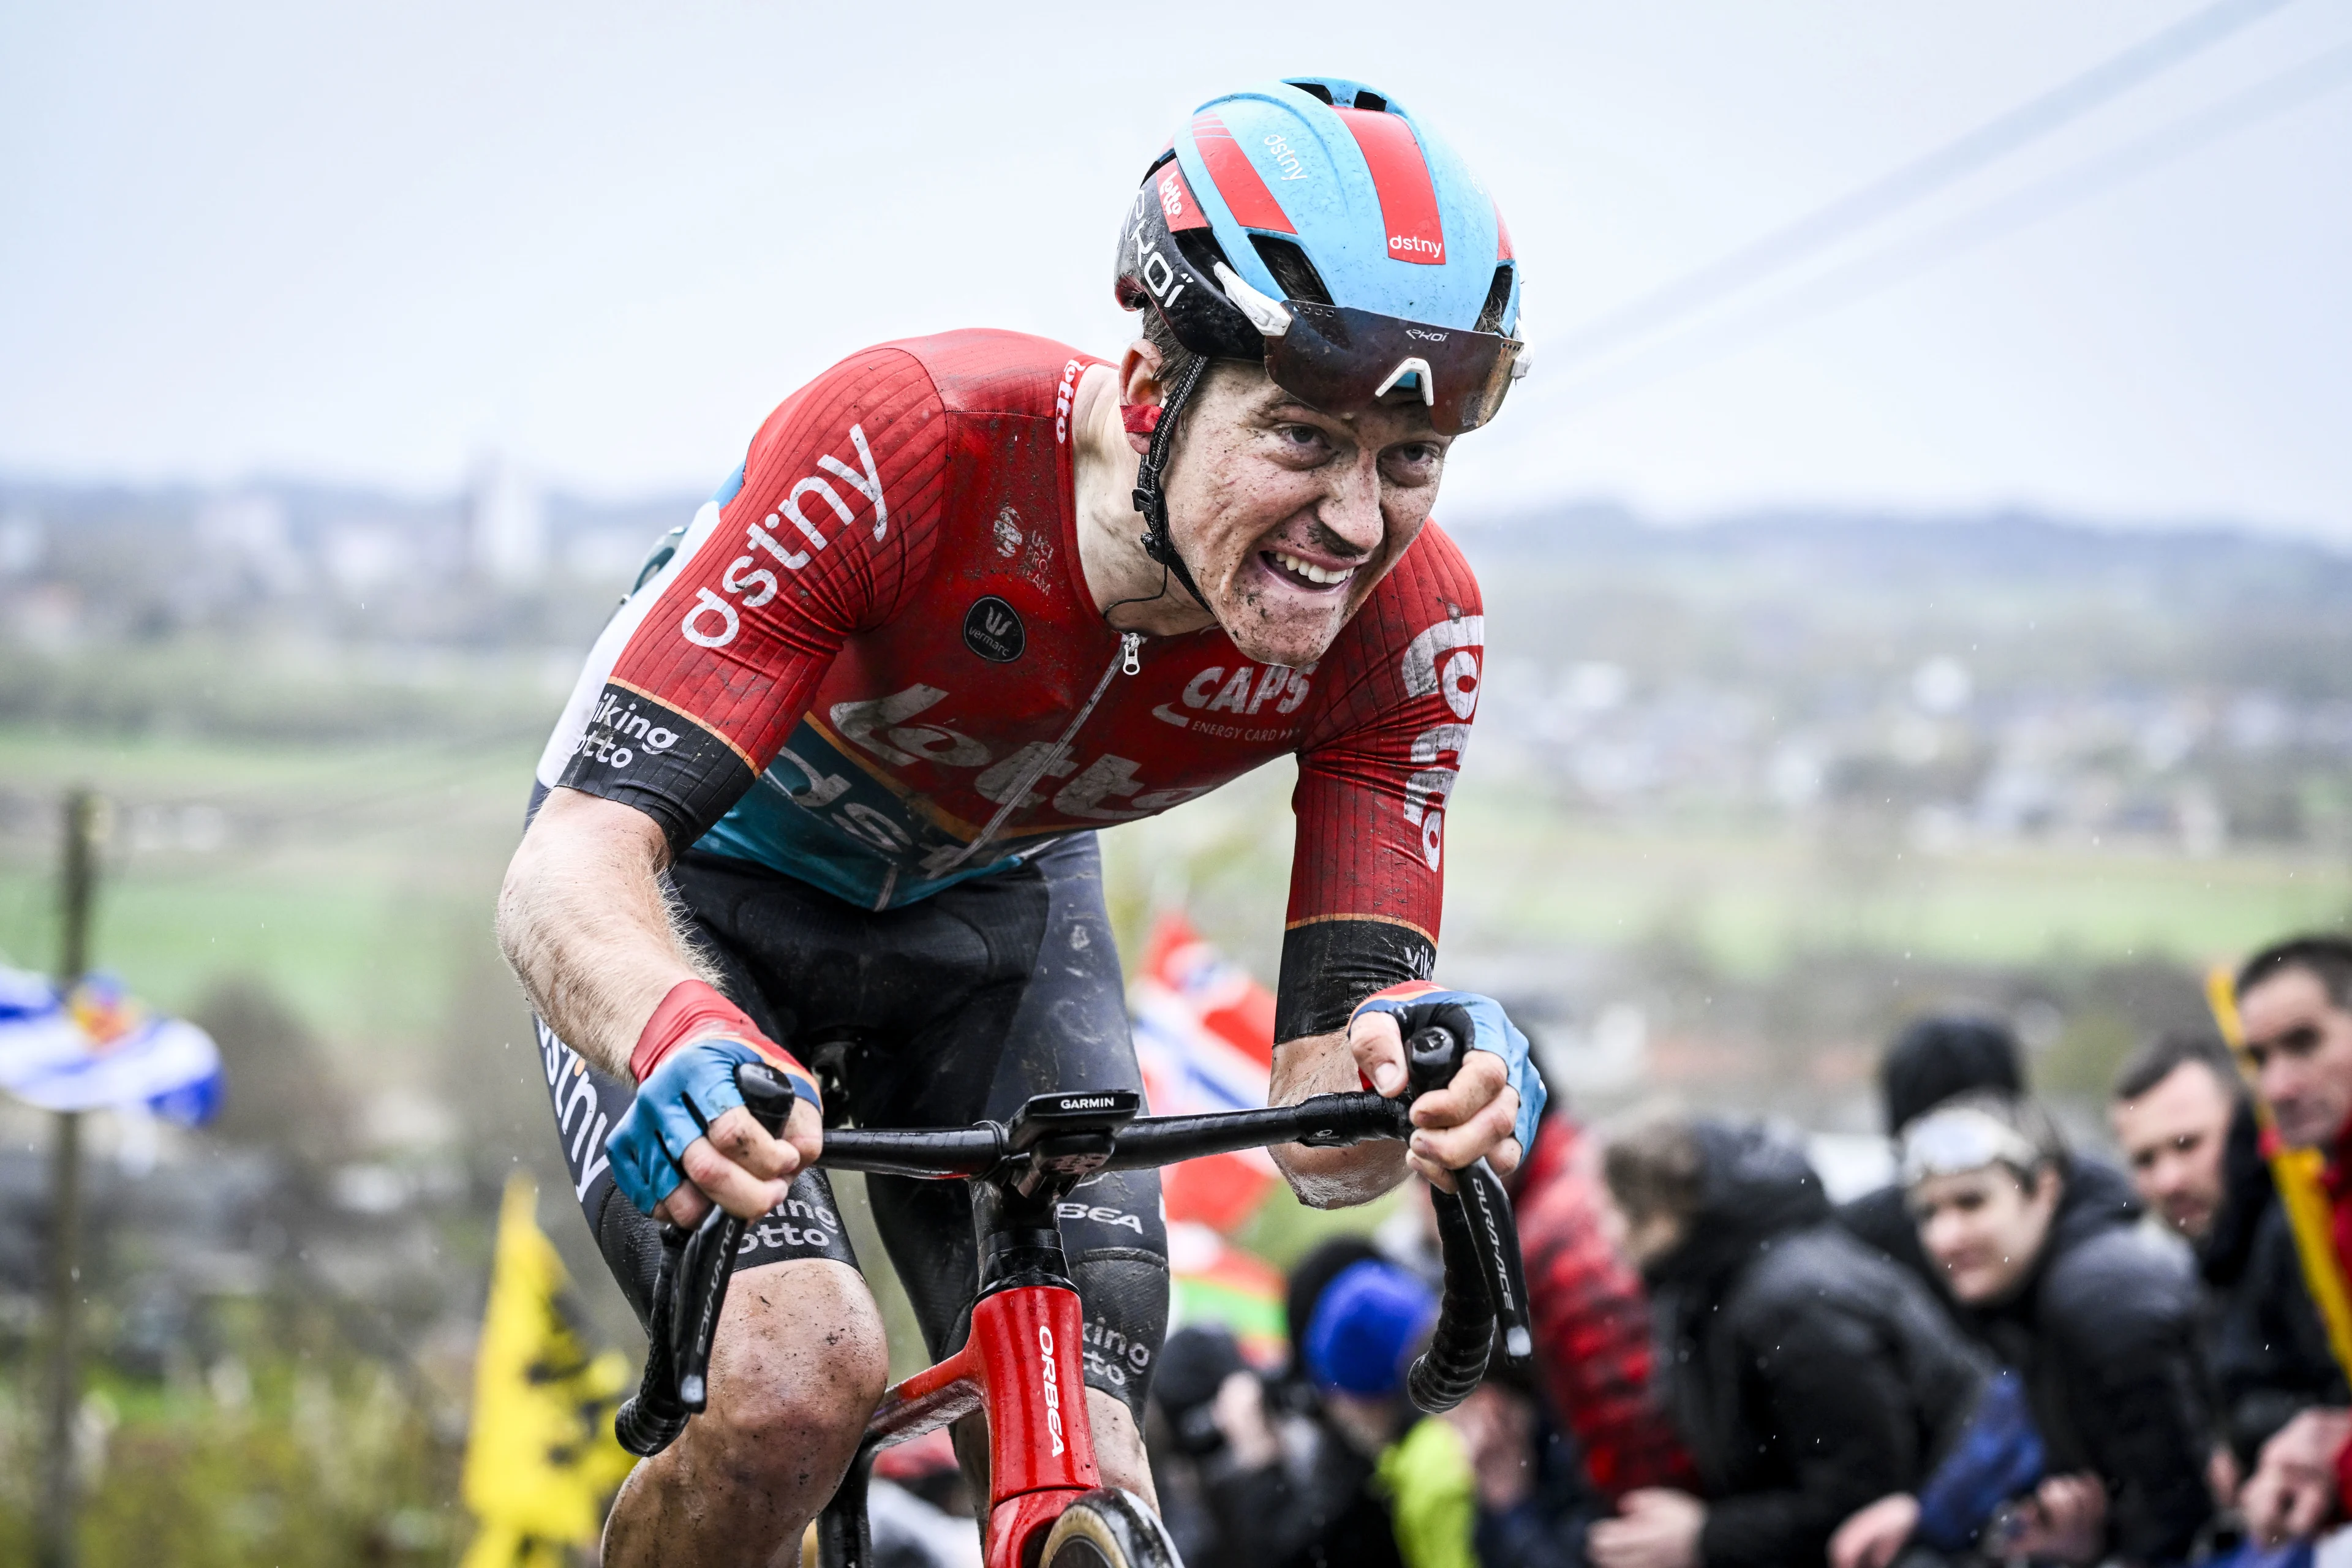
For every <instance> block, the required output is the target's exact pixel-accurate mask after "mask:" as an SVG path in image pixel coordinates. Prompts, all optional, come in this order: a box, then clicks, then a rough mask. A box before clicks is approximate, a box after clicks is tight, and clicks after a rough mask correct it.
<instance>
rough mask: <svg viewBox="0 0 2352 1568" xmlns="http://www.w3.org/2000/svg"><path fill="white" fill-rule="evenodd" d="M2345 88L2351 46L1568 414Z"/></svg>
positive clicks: (1838, 274) (1789, 294)
mask: <svg viewBox="0 0 2352 1568" xmlns="http://www.w3.org/2000/svg"><path fill="white" fill-rule="evenodd" d="M2347 82H2352V44H2344V45H2339V46H2337V47H2335V48H2333V49H2330V50H2327V51H2326V53H2324V54H2320V55H2316V56H2314V57H2313V58H2310V59H2308V60H2306V61H2305V62H2304V63H2303V64H2301V65H2299V66H2294V67H2291V68H2288V69H2286V70H2284V71H2281V72H2279V73H2278V74H2277V75H2275V76H2272V77H2269V78H2266V79H2263V80H2262V81H2259V82H2257V83H2255V84H2254V85H2253V86H2252V87H2250V88H2248V89H2245V90H2244V91H2242V92H2239V93H2236V94H2233V95H2232V96H2231V97H2229V98H2227V99H2224V100H2221V102H2220V103H2217V104H2214V105H2211V106H2210V107H2209V108H2206V109H2204V110H2200V111H2198V112H2197V113H2194V114H2189V115H2185V116H2183V117H2182V118H2180V119H2179V120H2176V121H2172V122H2171V123H2170V124H2168V125H2165V126H2163V127H2160V128H2159V129H2158V130H2156V131H2154V132H2150V133H2149V134H2147V135H2146V136H2143V137H2141V138H2140V139H2139V140H2137V141H2136V142H2128V143H2126V145H2124V146H2122V147H2119V148H2117V149H2116V150H2115V151H2114V152H2111V153H2105V154H2104V155H2102V156H2100V157H2097V158H2094V159H2091V160H2088V161H2086V162H2084V163H2078V164H2076V165H2075V166H2074V167H2073V168H2071V169H2067V170H2063V171H2062V172H2060V173H2059V174H2053V175H2052V176H2050V177H2049V178H2047V179H2044V180H2042V181H2039V182H2037V183H2036V184H2032V185H2028V186H2026V187H2025V188H2024V189H2022V190H2021V191H2017V192H2015V193H2012V194H2011V195H2007V196H2004V197H2002V198H2000V200H1998V201H1994V202H1990V203H1988V204H1987V205H1983V206H1980V207H1979V208H1977V209H1976V210H1975V211H1973V212H1970V213H1967V214H1964V215H1963V216H1960V217H1958V218H1956V219H1954V220H1952V221H1950V222H1948V223H1946V224H1943V225H1940V226H1937V227H1935V228H1932V229H1928V230H1927V231H1926V232H1924V233H1922V234H1919V235H1916V236H1914V237H1912V238H1910V239H1907V240H1905V241H1902V242H1900V243H1898V244H1895V245H1892V246H1889V247H1886V248H1885V249H1883V250H1880V251H1878V252H1877V253H1875V254H1874V255H1871V256H1867V257H1864V258H1862V259H1860V260H1858V261H1854V262H1850V263H1848V264H1846V265H1844V266H1843V267H1838V268H1832V269H1831V270H1829V271H1827V272H1823V273H1822V274H1820V275H1818V276H1816V277H1814V278H1812V279H1808V280H1807V281H1806V282H1804V283H1802V284H1800V285H1798V286H1796V287H1794V288H1791V289H1786V290H1784V291H1782V292H1781V293H1780V294H1778V295H1775V296H1773V297H1771V298H1770V299H1768V300H1765V301H1764V302H1763V303H1762V304H1761V305H1759V306H1757V307H1755V308H1753V309H1751V310H1748V311H1747V312H1746V313H1745V314H1744V315H1739V316H1735V317H1733V318H1732V319H1731V320H1730V321H1727V322H1726V323H1724V324H1723V325H1721V326H1719V327H1717V328H1714V329H1698V330H1695V331H1691V332H1689V333H1686V334H1685V335H1684V336H1683V337H1681V338H1675V339H1669V340H1667V342H1665V343H1664V345H1662V346H1661V347H1659V348H1658V349H1657V350H1655V351H1654V352H1652V353H1648V354H1646V355H1644V356H1643V357H1642V358H1637V359H1635V360H1634V361H1633V362H1632V363H1630V364H1629V365H1628V366H1626V367H1625V368H1624V370H1623V371H1622V372H1616V373H1604V374H1600V375H1597V376H1595V377H1593V378H1592V379H1591V380H1589V381H1587V382H1585V383H1584V384H1582V385H1581V386H1580V385H1578V384H1574V383H1571V384H1569V385H1568V386H1567V387H1566V388H1565V389H1564V396H1565V403H1564V406H1568V407H1580V406H1590V405H1592V404H1594V403H1598V402H1601V401H1604V400H1605V399H1607V398H1609V397H1612V396H1619V395H1623V394H1625V393H1629V392H1632V391H1633V390H1634V389H1636V388H1638V387H1641V386H1645V385H1648V384H1651V383H1652V382H1654V381H1658V380H1660V379H1662V378H1664V377H1665V376H1668V375H1674V374H1680V373H1681V372H1683V371H1686V370H1691V369H1695V368H1696V367H1697V366H1699V365H1702V364H1706V363H1712V362H1714V361H1716V360H1718V359H1721V358H1723V357H1724V356H1725V355H1726V354H1727V353H1732V352H1734V351H1736V350H1737V349H1738V348H1740V347H1742V346H1744V345H1746V344H1747V343H1748V342H1753V341H1754V340H1756V339H1757V338H1759V337H1763V336H1766V335H1768V334H1769V333H1771V332H1775V331H1780V329H1781V328H1783V327H1787V326H1791V325H1794V324H1795V323H1797V322H1799V321H1808V320H1811V318H1813V317H1815V316H1819V315H1823V314H1826V313H1827V312H1829V311H1832V310H1841V309H1843V308H1844V307H1845V306H1847V305H1852V304H1855V303H1858V302H1859V301H1861V300H1866V299H1869V298H1870V297H1872V296H1873V295H1875V294H1879V293H1882V292H1884V291H1885V290H1886V289H1890V288H1892V287H1894V286H1895V284H1897V283H1901V282H1903V281H1905V280H1906V279H1911V278H1915V277H1917V276H1918V275H1919V274H1921V273H1923V272H1927V271H1930V270H1933V269H1934V268H1937V267H1940V266H1942V265H1944V264H1945V263H1946V262H1948V261H1952V260H1955V259H1957V258H1959V257H1960V256H1962V255H1965V254H1966V253H1968V252H1969V251H1971V250H1974V249H1976V248H1978V247H1981V246H1984V245H1988V244H1990V243H1991V242H1992V241H1994V240H1996V239H1999V238H2000V237H2003V236H2005V235H2009V234H2011V233H2014V232H2015V231H2016V230H2018V229H2021V228H2023V227H2026V226H2029V225H2032V224H2035V223H2040V222H2042V221H2043V220H2044V219H2047V218H2052V217H2055V216H2058V215H2059V214H2061V213H2063V212H2064V211H2066V210H2067V209H2068V208H2070V207H2074V206H2076V205H2080V204H2081V203H2082V202H2084V201H2086V200H2088V199H2089V198H2090V197H2092V196H2095V195H2098V194H2099V193H2100V192H2102V191H2105V190H2107V189H2109V188H2110V187H2112V186H2115V185H2117V184H2123V183H2124V182H2126V181H2127V180H2132V179H2136V178H2137V177H2139V176H2140V175H2142V174H2150V173H2153V172H2154V171H2156V170H2157V169H2159V168H2161V167H2163V166H2164V165H2166V164H2168V163H2175V162H2178V161H2179V159H2181V158H2184V157H2187V156H2188V155H2189V153H2194V152H2196V151H2197V150H2198V149H2200V148H2201V147H2203V146H2206V145H2207V144H2208V143H2210V142H2217V141H2219V140H2221V138H2222V137H2224V136H2229V135H2231V134H2234V133H2235V132H2240V131H2245V130H2249V129H2251V128H2252V127H2253V126H2255V125H2257V124H2260V123H2261V122H2262V121H2265V120H2269V119H2272V118H2273V117H2274V116H2277V115H2280V114H2284V113H2285V112H2286V111H2288V110H2292V109H2295V108H2298V107H2300V106H2302V105H2303V104H2305V103H2307V102H2309V101H2310V100H2313V99H2315V98H2318V97H2321V96H2322V95H2324V94H2326V93H2328V92H2332V91H2334V90H2336V89H2338V88H2340V87H2343V86H2344V85H2346V84H2347ZM1678 345H1680V352H1677V346H1678ZM1645 365H1646V366H1647V367H1648V368H1646V369H1645V368H1644V367H1645Z"/></svg>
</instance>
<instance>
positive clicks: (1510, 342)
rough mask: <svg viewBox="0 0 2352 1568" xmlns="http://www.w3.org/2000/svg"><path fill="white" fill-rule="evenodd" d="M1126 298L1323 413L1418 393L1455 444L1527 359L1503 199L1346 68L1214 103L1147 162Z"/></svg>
mask: <svg viewBox="0 0 2352 1568" xmlns="http://www.w3.org/2000/svg"><path fill="white" fill-rule="evenodd" d="M1118 301H1119V303H1120V304H1121V305H1122V306H1123V307H1125V308H1126V309H1128V310H1141V309H1145V308H1147V307H1148V308H1150V309H1151V310H1157V311H1158V312H1159V313H1160V317H1161V318H1162V319H1163V320H1165V321H1167V323H1168V326H1169V328H1170V329H1171V331H1173V332H1174V334H1175V336H1176V340H1177V341H1178V342H1181V343H1182V344H1183V345H1184V347H1186V348H1187V349H1190V350H1191V351H1192V352H1193V353H1196V354H1199V355H1202V356H1204V357H1206V358H1209V359H1244V360H1260V359H1262V360H1263V361H1264V362H1265V367H1266V370H1267V373H1268V374H1271V375H1272V376H1273V378H1274V380H1275V382H1276V384H1278V385H1280V386H1282V387H1283V388H1284V389H1285V390H1286V391H1288V392H1290V393H1291V394H1293V395H1296V396H1297V397H1299V398H1300V399H1302V400H1303V401H1305V402H1306V403H1307V404H1308V405H1312V406H1314V407H1317V408H1320V409H1323V410H1325V411H1326V412H1328V413H1334V414H1346V413H1352V412H1354V411H1356V410H1357V409H1360V408H1363V407H1366V406H1368V405H1370V404H1372V403H1374V402H1375V401H1378V400H1379V399H1381V398H1382V397H1384V396H1388V395H1391V394H1392V393H1397V392H1400V391H1402V392H1404V393H1407V394H1411V393H1418V394H1419V395H1420V398H1421V401H1422V402H1423V405H1426V406H1427V408H1428V409H1429V412H1430V417H1431V420H1432V422H1433V424H1434V425H1435V426H1437V428H1438V429H1439V430H1441V431H1443V432H1444V433H1445V434H1447V435H1454V434H1458V433H1459V432H1461V431H1465V430H1475V429H1476V428H1477V427H1478V426H1481V425H1483V424H1485V423H1486V421H1487V420H1488V419H1490V418H1492V417H1493V416H1494V414H1495V410H1496V408H1497V407H1499V406H1500V405H1501V404H1502V401H1503V395H1504V394H1505V393H1506V392H1507V391H1508V390H1509V387H1510V384H1511V381H1512V380H1513V379H1514V377H1515V376H1517V374H1522V373H1523V370H1524V365H1525V361H1524V359H1523V358H1522V356H1521V352H1520V351H1521V347H1522V345H1521V344H1520V342H1518V339H1517V328H1518V320H1519V275H1518V263H1517V261H1516V260H1515V259H1514V258H1513V257H1512V255H1511V239H1510V235H1509V233H1508V231H1507V230H1506V229H1505V228H1504V227H1503V217H1502V214H1501V212H1500V211H1499V210H1498V209H1497V208H1496V205H1495V200H1494V198H1493V196H1491V195H1488V194H1487V191H1486V186H1485V185H1484V184H1480V182H1479V180H1478V177H1477V175H1475V174H1472V173H1471V172H1470V168H1469V165H1467V164H1466V163H1463V162H1462V160H1461V159H1459V158H1457V157H1456V156H1454V152H1453V150H1452V149H1451V148H1449V147H1447V146H1446V145H1445V143H1444V142H1441V141H1439V140H1438V139H1437V138H1436V137H1435V136H1434V135H1433V134H1432V133H1431V132H1430V131H1429V129H1428V128H1427V127H1426V126H1424V125H1423V124H1422V123H1421V122H1420V121H1416V120H1415V119H1413V117H1412V115H1410V114H1408V113H1407V112H1406V111H1405V110H1403V109H1402V108H1401V107H1400V106H1399V105H1398V104H1397V103H1396V102H1395V101H1394V100H1391V99H1390V98H1389V97H1388V96H1387V95H1386V94H1385V93H1381V92H1379V91H1376V90H1374V89H1371V88H1369V87H1366V86H1364V85H1363V84H1361V83H1360V82H1353V81H1346V80H1342V79H1339V78H1335V77H1297V78H1293V79H1289V80H1287V81H1282V82H1276V83H1275V84H1273V85H1271V86H1267V87H1263V88H1256V89H1251V90H1249V91H1246V92H1237V93H1230V94H1227V95H1226V96H1224V97H1222V98H1216V99H1212V100H1210V101H1209V102H1207V103H1205V104H1202V106H1201V108H1200V109H1199V110H1196V111H1195V112H1194V114H1193V116H1192V122H1191V123H1190V124H1188V125H1187V126H1185V127H1184V129H1183V130H1182V131H1181V132H1178V133H1177V135H1176V137H1175V139H1174V141H1173V142H1171V143H1170V145H1169V147H1168V149H1167V150H1166V151H1165V152H1163V153H1160V156H1159V157H1158V158H1157V159H1155V160H1153V162H1152V163H1151V166H1150V168H1149V169H1148V170H1146V171H1145V174H1144V178H1143V184H1142V186H1141V188H1140V189H1139V191H1138V192H1137V194H1136V200H1135V205H1134V208H1133V210H1132V211H1131V212H1130V213H1129V216H1128V221H1127V223H1126V225H1125V226H1124V228H1123V230H1122V232H1121V234H1120V236H1119V246H1118ZM1184 390H1185V391H1187V392H1189V391H1190V390H1191V388H1190V387H1189V386H1187V387H1186V388H1185V389H1184ZM1179 401H1181V400H1179ZM1172 411H1173V410H1172V409H1171V412H1172Z"/></svg>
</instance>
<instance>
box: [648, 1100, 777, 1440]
mask: <svg viewBox="0 0 2352 1568" xmlns="http://www.w3.org/2000/svg"><path fill="white" fill-rule="evenodd" d="M735 1088H736V1090H737V1091H738V1092H739V1093H740V1094H741V1095H742V1096H743V1107H744V1109H745V1110H749V1111H750V1112H751V1117H752V1120H754V1121H757V1122H759V1124H760V1125H761V1127H763V1128H765V1129H766V1130H767V1132H768V1136H770V1137H771V1138H781V1137H782V1136H783V1131H784V1121H785V1119H786V1118H788V1117H790V1116H791V1115H792V1113H793V1099H794V1096H793V1086H792V1085H791V1084H790V1083H788V1082H786V1081H785V1079H784V1076H783V1075H782V1073H780V1072H778V1071H776V1070H775V1069H774V1068H771V1067H770V1066H768V1065H767V1064H766V1063H765V1062H744V1063H742V1064H741V1065H740V1066H739V1067H737V1068H736V1069H735ZM744 1229H745V1226H744V1222H743V1221H742V1220H740V1219H738V1218H736V1217H735V1216H734V1215H731V1214H729V1213H728V1212H727V1211H726V1210H725V1209H722V1208H719V1207H718V1206H717V1205H713V1206H712V1208H711V1210H710V1212H709V1214H707V1215H703V1216H702V1223H701V1224H700V1225H698V1226H695V1227H694V1234H693V1235H691V1236H689V1237H687V1240H686V1247H685V1254H684V1257H683V1258H682V1259H681V1260H680V1265H679V1268H678V1275H677V1287H676V1289H677V1301H676V1302H675V1303H674V1304H673V1306H672V1309H671V1315H670V1344H671V1350H672V1353H673V1355H674V1356H675V1358H676V1361H677V1402H678V1403H679V1404H680V1405H684V1406H685V1407H686V1409H687V1410H688V1411H689V1412H690V1413H692V1414H694V1415H701V1414H702V1411H703V1408H704V1406H705V1405H708V1404H709V1373H710V1347H711V1343H712V1342H713V1341H715V1340H717V1339H718V1337H719V1312H720V1310H722V1309H724V1308H725V1307H726V1305H727V1286H728V1284H729V1282H730V1280H732V1279H734V1277H735V1258H736V1256H737V1254H739V1253H740V1252H741V1251H742V1249H743V1231H744Z"/></svg>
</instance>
